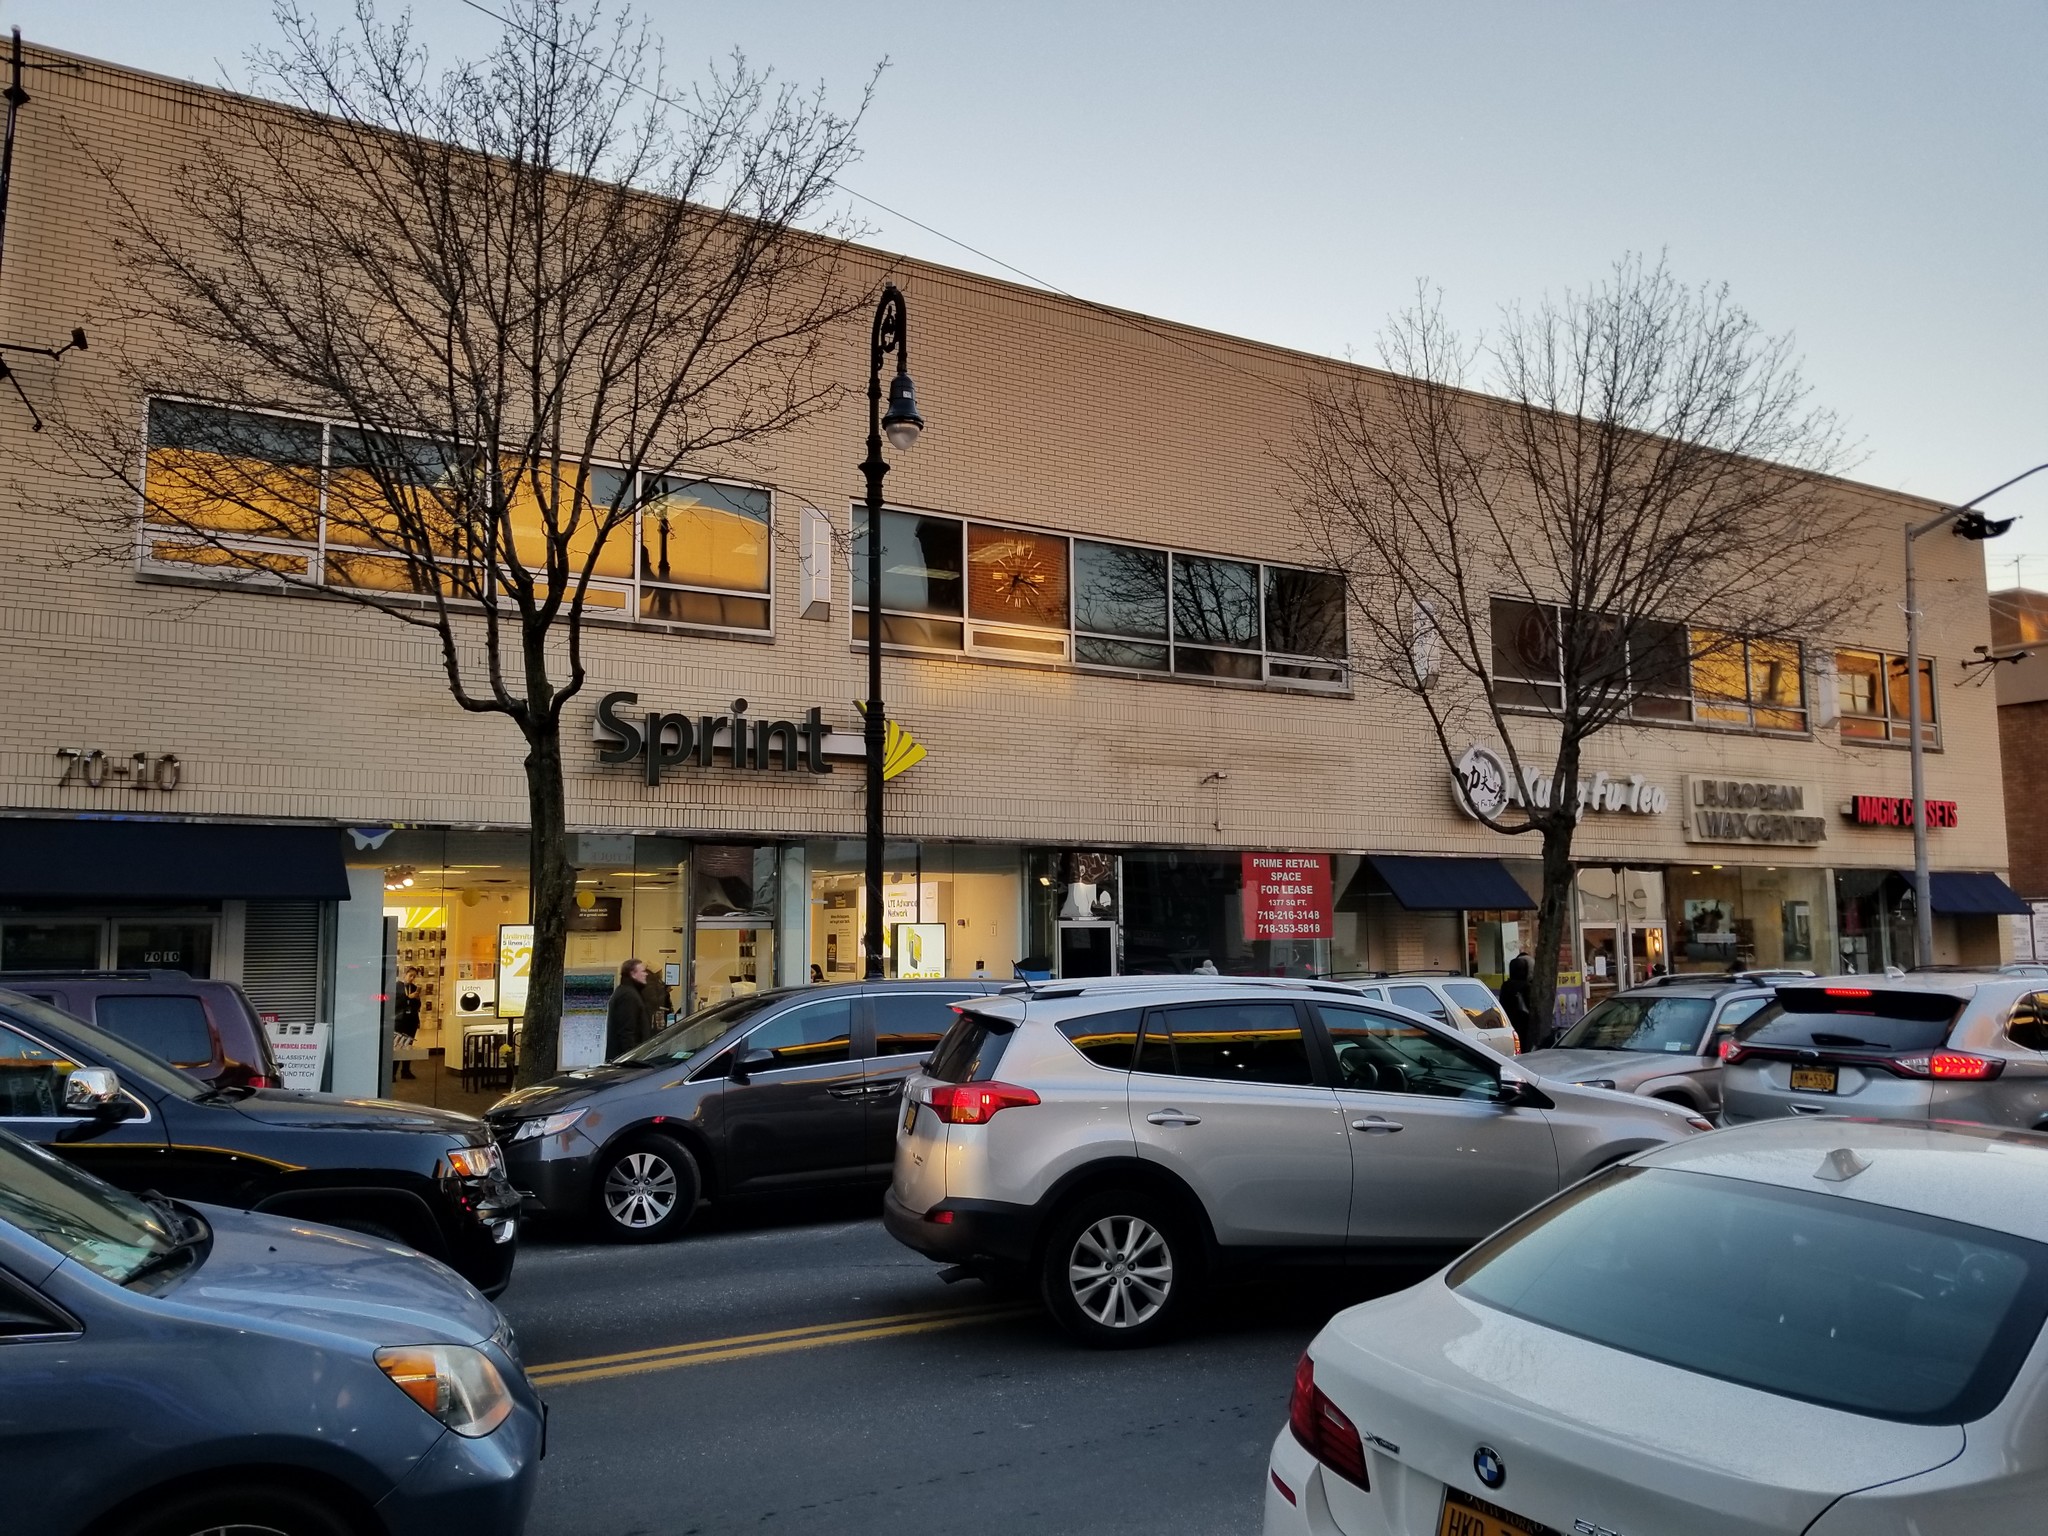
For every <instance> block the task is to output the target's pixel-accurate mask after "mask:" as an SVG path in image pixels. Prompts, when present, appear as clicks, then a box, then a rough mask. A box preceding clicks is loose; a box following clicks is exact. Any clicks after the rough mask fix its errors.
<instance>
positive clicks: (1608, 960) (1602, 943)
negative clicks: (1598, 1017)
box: [1579, 923, 1622, 1008]
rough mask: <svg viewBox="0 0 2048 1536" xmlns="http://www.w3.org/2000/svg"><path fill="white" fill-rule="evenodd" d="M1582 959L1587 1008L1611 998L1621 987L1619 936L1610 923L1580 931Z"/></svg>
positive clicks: (1586, 926)
mask: <svg viewBox="0 0 2048 1536" xmlns="http://www.w3.org/2000/svg"><path fill="white" fill-rule="evenodd" d="M1579 944H1580V953H1581V954H1582V955H1584V956H1585V961H1586V965H1585V969H1586V1006H1587V1007H1589V1008H1590V1007H1591V1006H1592V1005H1593V1004H1595V1003H1597V1002H1599V1001H1600V1000H1601V999H1602V998H1606V997H1612V996H1613V995H1614V993H1615V990H1616V989H1617V988H1618V987H1619V986H1620V985H1621V984H1622V983H1621V935H1620V930H1619V929H1617V928H1616V927H1615V926H1614V924H1612V923H1587V924H1586V925H1584V926H1583V927H1582V928H1580V929H1579Z"/></svg>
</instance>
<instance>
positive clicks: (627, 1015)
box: [604, 960, 652, 1061]
mask: <svg viewBox="0 0 2048 1536" xmlns="http://www.w3.org/2000/svg"><path fill="white" fill-rule="evenodd" d="M646 986H647V962H646V961H644V960H628V961H627V962H626V963H625V964H624V965H622V966H620V967H619V985H618V987H617V989H616V990H615V991H614V992H613V993H612V1003H611V1008H610V1010H609V1011H608V1012H607V1013H606V1015H605V1021H604V1059H605V1060H606V1061H612V1060H615V1059H616V1058H617V1057H619V1056H621V1055H623V1054H624V1053H625V1052H627V1051H630V1050H631V1049H632V1048H633V1047H634V1046H636V1045H638V1044H639V1043H640V1042H641V1041H642V1040H645V1039H646V1038H647V1037H648V1035H649V1034H651V1033H652V1031H651V1030H650V1029H649V1028H648V1027H647V1026H648V1018H647V993H646V991H645V990H644V989H645V988H646Z"/></svg>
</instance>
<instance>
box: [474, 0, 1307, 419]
mask: <svg viewBox="0 0 2048 1536" xmlns="http://www.w3.org/2000/svg"><path fill="white" fill-rule="evenodd" d="M461 3H462V4H463V5H466V6H468V7H469V8H470V9H471V10H473V11H476V12H477V13H479V14H480V15H484V16H488V17H490V18H491V20H493V21H495V22H497V23H498V24H499V25H500V26H502V27H506V28H509V29H510V30H512V31H514V32H518V33H520V34H522V35H524V36H526V37H529V38H532V39H533V40H534V41H535V42H541V43H545V42H549V41H551V39H549V38H548V37H547V36H546V35H545V34H543V33H540V32H537V31H535V30H534V29H533V28H531V27H528V26H523V25H521V24H520V23H519V22H517V21H514V20H513V19H512V18H511V17H510V16H506V15H503V14H502V13H500V12H498V11H494V10H492V9H491V8H490V7H489V6H488V5H485V4H483V0H461ZM592 67H593V68H595V69H596V70H597V71H598V73H599V74H602V75H605V76H607V77H608V78H610V79H612V80H616V81H617V82H618V83H619V84H621V85H623V86H625V87H627V88H628V89H629V90H635V91H638V92H640V94H641V95H643V96H646V97H648V98H649V99H650V100H652V101H656V102H659V103H660V104H661V105H662V106H665V107H672V108H674V109H676V110H677V111H681V112H688V111H689V105H688V104H687V103H686V102H682V101H678V100H676V99H675V98H674V97H672V96H664V95H662V93H661V92H659V91H657V90H655V89H654V88H653V87H652V86H650V85H647V84H645V83H644V82H642V81H639V80H635V79H633V78H632V77H631V76H630V75H622V74H620V73H619V72H618V71H617V70H615V69H610V68H607V67H606V66H605V65H602V64H593V65H592ZM832 185H834V186H836V187H837V188H839V190H840V191H842V192H844V193H845V194H846V195H847V196H848V197H851V198H853V199H854V200H855V201H857V202H862V203H866V204H867V205H868V206H869V207H871V208H877V209H879V210H881V211H882V212H883V213H886V214H888V215H889V216H890V217H891V218H894V219H901V220H902V221H903V222H904V223H906V224H910V225H914V226H915V227H917V228H918V229H921V230H923V231H924V232H925V233H926V234H928V235H931V236H933V237H934V238H935V239H939V240H943V241H945V242H946V243H947V244H948V245H952V246H957V247H959V248H960V249H961V250H963V251H966V252H968V253H969V254H970V255H973V256H978V257H980V258H981V259H982V260H983V261H986V262H990V263H992V264H993V265H995V266H998V267H1001V268H1002V269H1003V270H1004V271H1005V272H1010V273H1014V274H1015V275H1016V276H1018V277H1020V278H1022V279H1023V280H1024V281H1025V282H1027V283H1030V284H1031V285H1032V286H1033V287H1036V288H1042V289H1044V290H1045V291H1046V292H1048V293H1053V294H1057V295H1058V296H1059V297H1061V298H1063V299H1067V300H1070V301H1071V302H1073V303H1075V304H1079V305H1081V306H1082V307H1083V308H1084V309H1088V310H1091V311H1092V312H1094V313H1095V314H1098V315H1101V316H1103V317H1105V318H1107V319H1110V320H1113V321H1115V322H1117V323H1118V324H1119V325H1126V326H1129V327H1130V328H1131V329H1132V330H1135V331H1141V332H1143V333H1144V334H1145V335H1147V336H1150V337H1151V338H1152V339H1153V340H1155V341H1163V342H1165V343H1167V344H1168V345H1169V346H1174V347H1179V348H1180V349H1181V350H1182V351H1184V352H1189V353H1193V354H1194V355H1196V356H1198V357H1202V358H1205V359H1206V360H1207V361H1209V362H1212V363H1216V364H1219V365H1220V366H1222V367H1224V368H1227V369H1229V370H1230V371H1231V372H1232V373H1236V374H1240V375H1242V376H1243V377H1245V378H1247V379H1251V380H1254V381H1255V382H1257V383H1258V384H1259V385H1260V386H1261V387H1262V388H1266V389H1277V390H1279V391H1280V393H1282V394H1285V395H1291V396H1293V397H1294V398H1295V399H1297V400H1300V401H1302V402H1303V403H1304V404H1313V403H1314V401H1313V397H1311V396H1310V395H1309V393H1308V392H1307V391H1306V390H1301V389H1297V388H1295V387H1294V386H1293V385H1291V384H1289V383H1286V382H1284V381H1282V380H1279V379H1276V378H1274V377H1272V376H1271V375H1269V374H1264V373H1258V372H1255V371H1254V370H1252V369H1250V368H1246V367H1244V366H1243V365H1242V364H1240V363H1237V362H1235V361H1233V360H1232V359H1231V358H1228V357H1225V356H1223V355H1221V354H1220V353H1219V352H1218V351H1217V350H1215V349H1214V348H1212V347H1209V346H1205V345H1204V344H1202V343H1201V342H1199V341H1195V340H1191V339H1190V338H1188V337H1186V336H1178V335H1174V334H1172V333H1170V332H1167V331H1162V330H1159V329H1157V328H1155V327H1154V326H1151V325H1148V324H1146V323H1145V320H1144V318H1143V317H1141V316H1139V315H1135V314H1133V313H1131V312H1130V311H1129V310H1123V309H1117V308H1115V307H1114V306H1112V305H1108V304H1102V303H1098V302H1097V301H1095V300H1094V299H1088V298H1083V297H1082V296H1081V295H1080V294H1078V293H1074V292H1073V291H1071V290H1070V289H1066V288H1062V287H1061V286H1060V285H1059V284H1058V283H1055V282H1053V281H1051V280H1050V279H1049V278H1043V277H1039V276H1038V275H1037V274H1035V273H1031V272H1027V271H1025V270H1024V269H1023V268H1022V267H1020V266H1017V265H1016V264H1015V263H1014V262H1008V261H1005V260H1003V259H1002V257H1000V256H996V255H993V254H991V253H990V252H988V251H984V250H983V249H981V247H979V246H977V245H970V244H969V243H968V242H967V241H965V240H962V239H960V238H959V237H958V236H957V235H949V234H947V233H946V232H945V231H944V230H943V229H939V228H938V227H936V226H935V225H931V224H927V223H925V222H924V220H922V219H918V218H913V217H912V216H911V215H909V214H907V213H904V212H903V211H902V210H901V209H897V208H892V207H890V206H889V205H888V204H887V203H885V202H883V201H882V200H881V199H879V198H874V197H869V196H868V195H867V194H866V193H865V192H861V191H857V190H856V189H855V188H853V187H850V186H848V185H847V184H846V182H845V181H844V180H842V179H841V178H839V177H836V176H835V177H834V178H833V179H832Z"/></svg>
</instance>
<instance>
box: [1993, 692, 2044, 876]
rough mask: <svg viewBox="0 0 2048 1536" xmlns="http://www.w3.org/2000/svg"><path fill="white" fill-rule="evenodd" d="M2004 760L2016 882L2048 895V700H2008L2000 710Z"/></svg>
mask: <svg viewBox="0 0 2048 1536" xmlns="http://www.w3.org/2000/svg"><path fill="white" fill-rule="evenodd" d="M1998 746H1999V755H2000V758H2001V760H2002V761H2003V762H2004V764H2005V804H2006V812H2005V841H2006V847H2007V849H2008V850H2009V852H2010V854H2011V859H2012V876H2011V880H2012V888H2013V889H2014V890H2016V891H2018V892H2019V893H2020V894H2021V895H2022V896H2027V897H2036V896H2044V897H2048V701H2044V702H2038V703H2032V704H2008V705H2007V706H2005V707H2004V708H2003V709H2001V710H1999V712H1998Z"/></svg>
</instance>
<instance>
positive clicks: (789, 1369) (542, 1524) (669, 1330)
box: [501, 1197, 1412, 1536]
mask: <svg viewBox="0 0 2048 1536" xmlns="http://www.w3.org/2000/svg"><path fill="white" fill-rule="evenodd" d="M874 1207H875V1202H874V1199H873V1197H863V1198H861V1199H858V1200H852V1201H838V1202H834V1203H832V1204H828V1205H815V1204H813V1205H807V1206H804V1207H800V1208H784V1209H778V1210H772V1211H759V1212H750V1213H747V1214H745V1215H743V1216H740V1217H737V1218H730V1219H724V1220H720V1219H717V1218H716V1217H715V1216H713V1215H712V1213H708V1212H707V1213H705V1216H704V1217H703V1218H700V1223H701V1224H700V1227H699V1228H698V1229H693V1230H692V1231H691V1232H690V1233H688V1234H687V1235H685V1236H684V1237H683V1238H682V1239H681V1240H680V1241H678V1242H674V1243H669V1244H663V1245H657V1246H653V1247H614V1246H610V1245H598V1244H592V1243H588V1242H587V1241H585V1240H584V1239H583V1238H582V1237H581V1235H580V1234H577V1233H574V1232H558V1233H549V1232H547V1231H545V1230H542V1231H538V1232H534V1233H531V1234H529V1235H528V1237H527V1238H526V1240H525V1241H524V1243H523V1247H522V1252H521V1254H520V1257H519V1268H518V1272H517V1274H516V1276H515V1278H514V1280H513V1283H512V1286H511V1289H510V1290H509V1291H508V1292H507V1293H506V1295H505V1296H504V1298H503V1300H502V1302H501V1305H502V1306H503V1307H504V1309H505V1311H506V1313H507V1314H508V1315H509V1316H510V1317H511V1319H512V1321H513V1323H514V1324H515V1325H516V1327H517V1328H518V1331H519V1343H520V1348H521V1351H522V1353H523V1354H524V1355H525V1357H526V1360H527V1363H528V1366H529V1368H530V1369H531V1370H532V1371H533V1374H534V1377H535V1380H536V1382H537V1383H538V1384H539V1385H540V1388H541V1392H542V1394H543V1395H544V1396H545V1397H546V1398H547V1400H548V1405H549V1411H550V1420H549V1423H550V1428H549V1441H548V1457H547V1461H546V1462H545V1463H544V1464H543V1467H542V1473H541V1483H540V1492H539V1496H538V1498H537V1500H536V1503H535V1508H534V1515H533V1521H532V1524H531V1525H530V1527H529V1531H530V1533H531V1536H600V1533H601V1536H641V1533H646V1536H693V1533H704V1536H710V1533H724V1532H733V1531H751V1530H761V1531H770V1532H777V1533H780V1532H792V1533H804V1532H819V1533H824V1532H830V1533H833V1536H846V1533H850V1532H865V1531H875V1532H888V1533H890V1536H902V1533H904V1532H913V1531H914V1532H925V1531H954V1530H958V1531H975V1532H1007V1531H1034V1532H1035V1531H1050V1532H1086V1531H1105V1532H1110V1531H1113V1532H1116V1533H1118V1536H1145V1533H1151V1532H1157V1533H1160V1536H1167V1533H1172V1536H1207V1533H1210V1532H1216V1533H1223V1532H1229V1533H1245V1532H1255V1531H1257V1529H1258V1525H1259V1509H1260V1501H1261V1499H1262V1496H1263V1492H1262V1490H1263V1477H1264V1467H1265V1458H1266V1451H1267V1448H1268V1446H1269V1445H1270V1444H1271V1441H1272V1437H1273V1435H1274V1433H1275V1432H1276V1431H1277V1430H1278V1429H1279V1427H1280V1425H1281V1424H1282V1423H1283V1422H1284V1420H1285V1418H1286V1411H1287V1392H1288V1387H1289V1385H1290V1383H1291V1381H1292V1379H1293V1369H1294V1363H1295V1361H1296V1359H1297V1358H1298V1357H1299V1355H1300V1353H1301V1350H1302V1348H1303V1346H1304V1345H1305V1344H1307V1342H1308V1341H1309V1339H1310V1338H1311V1337H1312V1336H1313V1335H1314V1334H1315V1332H1316V1330H1317V1328H1319V1327H1320V1326H1321V1325H1322V1323H1323V1321H1324V1320H1325V1319H1326V1318H1327V1317H1328V1316H1329V1314H1330V1313H1331V1312H1332V1311H1334V1310H1335V1309H1337V1308H1338V1307H1340V1306H1343V1305H1345V1304H1347V1303H1348V1302H1349V1301H1352V1300H1357V1299H1361V1298H1363V1297H1364V1296H1367V1295H1371V1294H1374V1293H1376V1292H1377V1291H1378V1290H1382V1289H1385V1288H1386V1286H1387V1285H1388V1284H1389V1283H1400V1282H1405V1280H1407V1279H1409V1278H1412V1277H1410V1276H1401V1277H1398V1278H1397V1280H1394V1281H1390V1280H1387V1279H1381V1280H1377V1281H1375V1280H1371V1279H1364V1280H1359V1279H1351V1278H1347V1277H1341V1276H1329V1275H1325V1274H1316V1273H1311V1274H1292V1275H1275V1276H1272V1277H1269V1278H1267V1279H1264V1280H1261V1281H1259V1282H1257V1283H1255V1284H1251V1285H1242V1286H1233V1287H1230V1288H1228V1289H1224V1290H1219V1291H1218V1292H1216V1293H1215V1294H1214V1295H1213V1296H1212V1297H1211V1298H1210V1299H1209V1302H1208V1305H1207V1306H1206V1307H1205V1308H1204V1315H1203V1316H1202V1317H1201V1318H1200V1319H1199V1321H1197V1322H1196V1323H1195V1325H1194V1326H1192V1327H1191V1328H1190V1329H1189V1330H1188V1331H1187V1332H1186V1333H1185V1334H1184V1336H1182V1337H1181V1338H1180V1339H1178V1340H1176V1341H1174V1342H1172V1343H1169V1344H1167V1345H1164V1346H1162V1347H1160V1348H1157V1349H1151V1350H1144V1351H1124V1352H1109V1353H1098V1352H1094V1351H1089V1350H1084V1349H1080V1348H1077V1347H1075V1346H1073V1345H1072V1344H1070V1343H1068V1342H1067V1340H1066V1339H1065V1337H1064V1336H1063V1335H1061V1334H1060V1333H1059V1332H1058V1331H1057V1330H1056V1329H1055V1328H1054V1327H1053V1326H1052V1325H1051V1324H1050V1323H1049V1322H1047V1321H1046V1320H1045V1319H1044V1318H1042V1317H1041V1316H1039V1315H1038V1313H1037V1312H1036V1310H1035V1309H1033V1308H1031V1307H1029V1306H1028V1305H1020V1304H1019V1303H1018V1302H1017V1301H1016V1300H1015V1299H1013V1298H1006V1297H1003V1296H999V1295H996V1294H995V1293H993V1292H991V1291H989V1290H987V1289H986V1288H984V1287H983V1286H982V1285H980V1284H979V1283H978V1282H975V1281H966V1282H963V1283H961V1284H958V1285H951V1286H948V1285H945V1284H943V1283H941V1282H940V1281H939V1279H938V1277H937V1276H938V1266H936V1265H934V1264H932V1263H930V1262H928V1261H926V1260H924V1259H922V1258H919V1257H918V1256H917V1255H916V1254H913V1253H911V1252H910V1251H909V1250H907V1249H905V1248H903V1247H901V1246H900V1245H898V1244H897V1243H896V1242H895V1241H894V1240H893V1239H891V1238H890V1237H889V1236H888V1234H887V1233H885V1232H884V1231H883V1230H882V1227H881V1223H880V1221H879V1220H877V1219H876V1218H875V1216H874V1215H873V1211H874Z"/></svg>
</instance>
